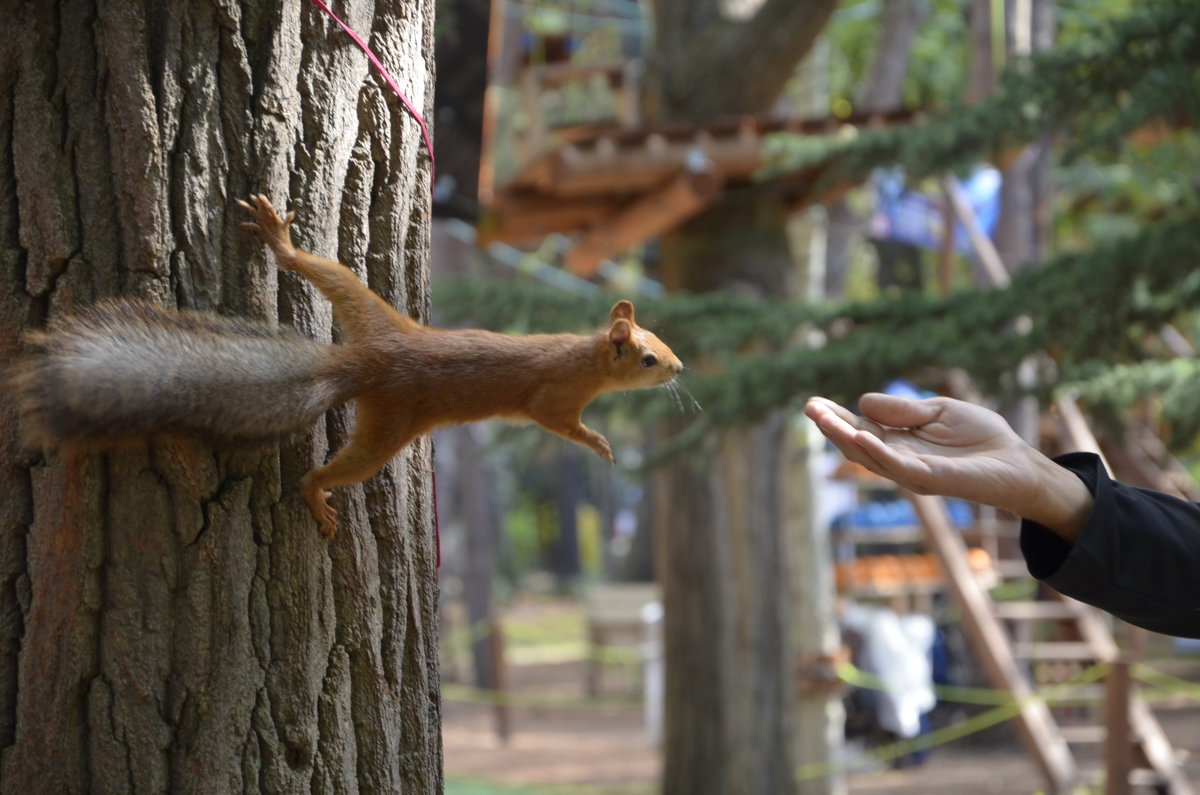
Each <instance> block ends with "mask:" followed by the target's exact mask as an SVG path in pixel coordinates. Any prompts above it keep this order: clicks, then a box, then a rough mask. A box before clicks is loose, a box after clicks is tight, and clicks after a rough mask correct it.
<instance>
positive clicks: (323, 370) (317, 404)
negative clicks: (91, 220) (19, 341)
mask: <svg viewBox="0 0 1200 795" xmlns="http://www.w3.org/2000/svg"><path fill="white" fill-rule="evenodd" d="M27 342H28V349H29V350H28V355H27V357H26V358H25V360H24V361H23V362H22V363H21V364H19V365H18V367H17V370H16V373H15V375H14V378H13V382H12V384H13V390H14V392H15V395H16V400H17V406H18V408H19V410H20V413H21V432H22V436H23V437H24V439H25V441H26V442H27V443H29V444H30V445H32V446H35V447H38V448H41V449H54V448H57V447H59V446H62V445H64V444H71V443H84V444H88V443H105V442H115V441H121V440H127V439H135V438H142V437H147V436H153V435H155V434H160V433H192V434H198V435H202V436H208V437H213V438H219V439H238V438H242V439H264V438H270V437H272V436H278V435H281V434H285V433H288V432H290V431H294V430H298V429H301V428H304V427H306V426H307V425H310V424H311V423H312V422H314V421H315V420H316V419H317V418H318V417H319V416H320V415H321V414H322V413H323V412H324V411H325V410H326V409H328V408H330V407H332V406H334V405H337V404H338V403H341V402H343V401H345V400H346V399H348V398H349V397H350V395H348V394H346V388H347V387H346V379H344V378H343V377H342V376H341V372H342V367H341V365H340V364H339V360H338V357H336V356H335V351H337V350H340V349H338V348H335V347H332V346H327V345H320V344H318V343H316V342H313V341H312V340H309V339H306V338H304V337H301V336H300V335H299V334H297V333H296V332H294V331H292V330H291V329H286V328H278V327H274V326H269V325H266V324H261V323H254V322H250V321H246V320H237V319H232V318H223V317H217V316H215V315H208V314H203V313H200V312H188V311H177V310H168V309H165V308H163V307H159V306H155V305H153V304H149V303H145V302H141V301H109V302H105V303H101V304H97V305H96V306H95V307H93V308H91V309H89V310H88V311H87V312H86V313H84V314H81V315H77V316H71V317H67V318H64V319H62V320H59V321H57V322H54V323H52V324H51V325H50V326H49V328H47V330H45V331H41V332H35V333H33V334H30V335H29V337H28V338H27Z"/></svg>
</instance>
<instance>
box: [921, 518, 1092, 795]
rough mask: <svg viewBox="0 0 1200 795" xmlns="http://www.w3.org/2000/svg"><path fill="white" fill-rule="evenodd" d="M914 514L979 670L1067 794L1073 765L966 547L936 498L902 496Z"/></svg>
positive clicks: (1051, 780) (1051, 783)
mask: <svg viewBox="0 0 1200 795" xmlns="http://www.w3.org/2000/svg"><path fill="white" fill-rule="evenodd" d="M905 496H906V497H908V499H909V500H911V501H912V504H913V508H914V509H915V510H916V513H917V519H918V520H919V521H920V523H921V527H922V529H923V530H924V532H925V540H926V543H927V545H928V546H929V547H931V548H932V549H933V551H934V552H935V553H936V554H937V556H938V560H939V562H940V563H941V564H942V571H944V572H945V574H946V579H947V582H948V583H949V585H950V590H951V592H952V593H953V594H954V597H955V600H956V602H957V603H958V606H959V609H960V610H961V612H962V619H963V628H964V630H965V632H966V636H967V640H968V642H969V643H970V644H971V648H972V650H973V651H974V652H975V655H976V656H977V657H978V658H979V661H980V662H981V663H982V664H983V668H984V671H985V673H986V674H987V676H988V678H989V679H990V680H991V683H992V686H993V687H995V688H997V689H998V690H1004V691H1006V692H1008V693H1010V694H1011V695H1012V697H1013V698H1015V699H1017V700H1018V701H1019V702H1020V704H1021V709H1020V712H1018V713H1017V715H1016V717H1015V720H1016V727H1017V734H1018V735H1019V736H1020V738H1021V741H1022V742H1023V743H1024V745H1025V748H1026V750H1027V751H1028V752H1029V754H1030V756H1031V757H1032V758H1033V760H1034V761H1035V762H1036V763H1037V766H1038V769H1039V770H1040V771H1041V773H1042V776H1043V777H1044V778H1045V780H1046V784H1047V786H1048V788H1049V789H1050V790H1051V791H1052V792H1056V793H1069V792H1072V791H1073V788H1074V787H1075V785H1076V784H1077V783H1078V781H1079V771H1078V768H1077V767H1076V765H1075V759H1074V757H1072V756H1071V751H1070V749H1069V748H1068V747H1067V743H1066V741H1065V740H1063V738H1062V735H1061V734H1060V733H1059V732H1058V729H1057V727H1056V726H1055V724H1054V719H1053V718H1052V717H1051V715H1050V710H1049V708H1048V707H1047V706H1046V703H1045V702H1044V701H1039V700H1037V699H1034V698H1033V697H1032V696H1033V693H1032V691H1031V689H1030V686H1029V683H1028V682H1027V680H1026V679H1025V677H1024V676H1022V675H1021V671H1020V669H1019V668H1018V667H1017V662H1016V660H1015V659H1014V658H1013V654H1012V648H1011V646H1010V645H1009V642H1008V637H1007V636H1006V635H1005V633H1004V628H1003V627H1002V626H1001V625H1000V621H999V619H997V618H996V616H995V615H993V614H992V611H991V608H990V606H989V605H990V597H989V596H988V595H987V593H986V592H985V591H984V589H983V586H982V585H980V584H979V581H978V580H976V579H975V575H974V573H973V572H972V571H971V567H970V565H969V564H968V563H967V547H966V544H964V543H963V540H962V537H961V536H960V535H959V534H958V533H957V532H955V530H954V529H953V528H952V527H951V526H950V520H949V519H948V518H947V516H946V507H945V502H944V501H943V500H942V499H941V498H940V497H931V496H925V495H919V494H906V495H905Z"/></svg>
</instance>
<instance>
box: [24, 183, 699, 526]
mask: <svg viewBox="0 0 1200 795" xmlns="http://www.w3.org/2000/svg"><path fill="white" fill-rule="evenodd" d="M238 203H239V204H240V205H241V206H242V207H244V208H245V209H246V210H247V211H248V212H249V213H250V215H251V217H252V218H253V220H252V221H248V222H246V223H244V224H242V226H243V227H245V228H246V229H249V230H252V231H254V232H256V233H257V234H258V236H259V237H260V238H261V239H262V241H263V242H264V243H266V244H267V246H268V247H269V248H270V249H271V251H272V252H273V253H274V255H275V259H276V262H277V263H278V265H279V267H280V268H283V269H285V270H290V271H295V272H296V273H298V274H300V275H301V276H303V277H304V278H306V279H308V280H309V281H311V282H312V283H313V284H314V285H316V287H317V289H319V290H320V291H321V293H322V294H323V295H324V296H325V298H326V299H328V300H329V301H330V303H332V304H333V313H334V319H335V320H336V322H337V324H338V325H339V327H340V328H341V330H342V338H343V343H342V344H340V345H321V344H318V343H316V342H314V341H312V340H309V339H306V338H304V337H301V336H300V335H298V334H297V333H295V332H294V331H293V330H290V329H283V328H279V327H275V326H271V325H267V324H261V323H254V322H251V321H245V320H237V319H230V318H223V317H218V316H215V315H211V314H206V313H202V312H191V311H175V310H168V309H165V308H163V307H159V306H155V305H153V304H149V303H145V302H138V301H127V300H118V301H108V302H103V303H100V304H98V305H96V306H95V307H93V308H92V309H91V310H90V311H88V312H86V313H84V314H81V315H72V316H68V317H65V318H62V319H59V320H57V321H55V322H53V323H51V325H50V327H49V328H48V329H47V330H46V331H42V332H36V333H33V334H31V335H29V337H28V338H27V341H28V344H29V347H30V356H29V357H27V358H26V359H25V361H24V362H22V363H21V364H20V365H18V367H17V370H16V374H15V376H14V381H13V383H14V387H15V392H16V395H17V401H18V406H19V408H20V410H21V414H22V433H23V436H24V437H25V439H26V440H27V441H28V442H29V443H30V444H31V445H33V446H36V447H41V448H43V449H55V448H57V447H61V446H64V445H70V444H81V445H93V446H94V445H103V444H106V443H113V442H119V441H123V440H128V439H131V438H144V437H150V436H154V435H158V434H170V433H193V434H200V435H203V436H207V437H211V438H216V439H245V438H263V437H271V436H277V435H280V434H284V433H287V432H289V431H293V430H299V429H302V428H305V427H307V426H309V425H311V424H312V423H313V422H315V421H316V419H317V418H318V417H320V415H321V414H322V413H324V412H325V411H326V410H327V409H329V408H331V407H333V406H336V405H339V404H341V403H344V402H346V401H348V400H353V401H354V402H355V406H356V415H357V422H356V424H355V427H354V431H353V433H352V434H351V438H350V442H349V443H348V444H347V445H346V446H345V447H344V448H342V450H341V451H340V452H338V454H337V455H336V456H334V458H333V460H332V461H330V462H329V463H328V464H326V465H325V466H322V467H318V468H317V469H314V470H312V471H311V472H309V473H308V474H306V475H305V476H304V479H303V482H302V484H301V485H302V489H303V492H304V498H305V500H306V501H307V503H308V507H309V509H310V510H311V511H312V515H313V517H314V518H315V519H316V520H317V524H318V526H319V528H320V530H321V532H322V533H323V534H324V535H325V536H326V537H327V538H333V536H334V534H335V533H336V532H337V514H336V512H335V511H334V509H333V508H332V507H331V506H330V505H329V503H328V502H327V498H328V496H329V492H328V491H327V489H329V488H332V487H334V486H346V485H350V484H353V483H359V482H361V481H363V480H366V479H367V478H370V477H371V476H372V475H374V474H375V473H376V472H378V471H379V469H380V468H381V467H383V465H384V464H386V463H387V462H388V461H390V460H391V459H392V457H393V456H395V455H396V454H397V453H398V452H399V451H400V450H401V449H403V448H404V447H405V446H406V445H408V444H409V442H411V441H412V440H413V439H414V438H415V437H417V436H418V435H420V434H423V433H427V432H428V431H430V430H432V429H433V428H435V427H438V426H441V425H452V424H457V423H464V422H473V421H476V420H482V419H486V418H488V417H502V418H510V419H527V420H533V421H534V422H537V423H538V424H539V425H541V426H542V427H544V428H546V429H547V430H549V431H552V432H554V433H556V434H558V435H560V436H563V437H565V438H567V439H570V440H571V441H573V442H577V443H578V444H582V445H584V446H586V447H590V448H591V449H592V450H594V451H595V452H596V454H597V455H599V456H600V457H602V458H604V459H605V460H607V461H610V462H611V461H613V454H612V448H611V447H610V446H609V443H608V440H607V439H605V438H604V437H603V436H602V435H600V434H599V433H597V432H596V431H593V430H592V429H591V428H588V427H587V426H585V425H584V424H583V422H582V421H581V414H582V412H583V408H584V407H585V406H586V405H587V404H588V403H590V402H591V401H592V400H593V399H594V398H595V397H596V396H597V395H600V394H601V393H604V392H610V391H614V390H623V389H642V388H646V387H655V386H662V385H666V384H669V383H671V382H672V381H673V380H674V379H675V377H676V376H678V375H679V373H680V371H681V370H682V369H683V364H682V363H681V362H680V361H679V359H678V358H677V357H676V356H675V354H674V353H672V352H671V349H670V348H668V347H667V346H666V345H665V344H663V342H662V341H660V340H659V339H658V337H656V336H654V335H653V334H652V333H650V332H649V331H647V330H645V329H643V328H641V327H640V326H638V325H637V323H636V322H635V320H634V312H633V304H632V303H630V302H629V301H618V302H617V303H616V305H614V306H613V308H612V312H611V313H610V315H609V319H608V324H607V326H605V327H604V328H603V329H601V330H600V331H598V332H596V333H594V334H591V335H577V334H534V335H528V336H515V335H509V334H498V333H494V332H490V331H480V330H447V329H439V328H433V327H430V326H425V325H421V324H420V323H417V322H416V321H414V320H412V319H411V318H409V317H406V316H405V315H403V314H401V313H400V312H397V311H396V310H395V309H393V308H392V307H391V306H389V305H388V304H387V303H386V302H385V301H384V300H383V299H382V298H380V297H379V296H378V295H376V294H375V293H373V292H371V290H370V289H368V288H367V286H366V285H364V284H363V283H362V282H361V281H360V280H359V279H358V277H357V276H355V275H354V273H353V272H352V271H351V270H350V269H349V268H347V267H346V266H345V265H342V264H340V263H338V262H334V261H332V260H327V259H323V258H321V257H317V256H314V255H312V254H309V253H307V252H305V251H301V250H300V249H298V248H296V247H295V246H293V245H292V241H291V235H290V233H289V226H290V224H291V222H292V219H293V218H294V217H295V213H288V214H287V216H286V218H281V217H280V216H279V214H278V213H277V212H276V211H275V208H274V207H273V206H272V205H271V202H270V201H269V200H268V199H267V198H266V197H264V196H261V195H254V196H251V197H250V200H249V201H248V202H247V201H239V202H238Z"/></svg>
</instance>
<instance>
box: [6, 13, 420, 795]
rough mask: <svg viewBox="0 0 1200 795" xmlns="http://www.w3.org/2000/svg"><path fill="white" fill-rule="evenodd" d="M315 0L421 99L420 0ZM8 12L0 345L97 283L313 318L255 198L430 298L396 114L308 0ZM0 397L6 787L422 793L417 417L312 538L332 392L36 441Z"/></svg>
mask: <svg viewBox="0 0 1200 795" xmlns="http://www.w3.org/2000/svg"><path fill="white" fill-rule="evenodd" d="M336 5H337V6H338V10H339V11H340V12H341V13H343V15H344V18H345V19H346V20H347V21H348V23H349V24H350V25H351V26H353V27H354V28H355V29H357V30H358V31H359V32H360V33H361V34H362V35H363V36H364V37H365V38H368V39H369V40H370V41H371V43H372V45H373V46H374V47H375V49H376V51H377V52H378V53H379V55H380V56H381V58H382V59H383V61H384V62H385V63H387V64H388V65H389V67H390V69H391V70H392V71H393V73H394V74H395V75H396V76H397V77H398V79H399V81H400V83H401V84H402V85H403V86H405V88H406V90H408V91H409V92H410V96H411V97H412V98H413V99H414V100H415V101H416V103H417V105H418V107H425V106H427V105H428V101H427V100H428V98H429V96H430V93H431V81H432V74H431V63H432V60H431V59H432V47H431V44H430V42H431V37H432V6H433V2H432V0H423V1H422V2H399V0H393V1H392V2H388V0H374V1H372V0H346V2H341V3H337V4H336ZM0 29H2V30H4V31H5V33H6V35H5V36H4V39H3V42H2V43H0V101H2V107H3V111H0V146H2V150H0V355H2V356H3V360H4V361H6V362H10V361H12V359H13V357H14V356H16V355H17V354H18V350H19V335H20V333H21V332H23V331H25V330H27V329H31V328H37V327H40V326H41V325H43V324H44V323H45V322H46V320H47V319H48V318H52V317H54V316H57V315H59V314H61V313H63V312H67V311H71V310H72V309H74V308H78V307H82V306H85V305H87V304H90V303H92V302H93V301H95V300H97V299H100V298H103V297H106V296H114V295H125V296H133V297H138V298H141V299H145V300H149V301H153V302H156V303H160V304H167V305H179V306H186V307H191V308H197V309H203V310H212V311H219V312H222V313H226V314H231V315H238V316H247V317H256V318H278V319H280V320H283V321H284V322H286V323H288V324H291V325H294V326H296V327H298V328H299V329H300V330H301V331H302V332H304V333H305V334H308V335H310V336H313V337H316V338H318V339H324V340H328V339H329V338H330V323H331V313H330V309H329V306H328V305H327V304H326V303H325V302H324V300H323V299H321V298H320V297H319V296H317V294H316V293H315V291H314V290H313V289H312V288H311V287H309V286H308V285H307V284H305V283H303V282H302V281H301V280H299V279H297V278H296V277H293V276H290V275H289V276H283V277H279V276H277V275H276V270H275V267H274V265H273V264H272V262H271V261H270V259H269V258H268V257H267V256H266V255H265V253H264V251H263V246H262V245H261V243H259V242H258V241H257V240H256V239H255V238H254V236H253V235H251V234H249V233H247V232H246V231H244V230H242V229H241V228H239V223H240V222H241V221H242V220H243V219H244V217H243V213H242V211H241V210H240V209H239V208H238V207H237V206H236V205H235V203H234V199H236V198H238V197H243V196H245V195H247V194H248V193H250V192H263V193H266V194H267V195H269V196H270V197H271V198H272V199H273V200H274V201H275V202H276V204H280V205H283V204H286V205H287V206H288V207H289V208H290V209H294V210H296V212H297V219H298V220H297V230H296V239H297V243H298V244H299V245H300V246H302V247H304V248H306V249H310V250H312V251H314V252H317V253H320V254H324V255H327V256H331V257H335V258H338V259H340V260H342V261H344V262H346V263H347V264H350V265H351V266H352V267H354V268H356V269H358V271H359V272H360V274H363V275H364V276H365V277H366V278H367V279H368V280H369V282H370V284H371V286H372V287H373V288H374V289H375V290H376V291H377V292H379V293H380V294H381V295H383V297H384V298H385V299H386V300H388V301H389V302H392V303H393V304H394V305H396V306H398V307H400V308H401V309H402V310H404V311H407V312H410V313H412V314H414V315H424V314H425V313H426V311H427V305H428V284H427V281H428V277H427V246H428V234H429V219H428V206H429V199H428V196H429V184H428V178H429V174H428V167H427V165H426V163H427V160H426V159H425V155H424V154H423V153H422V152H421V151H420V149H419V147H420V143H419V141H420V136H419V134H418V132H417V128H416V125H415V124H414V123H413V122H412V121H411V119H409V118H408V117H407V116H406V115H405V112H404V110H403V109H402V107H401V106H400V104H399V103H398V102H397V101H396V100H395V99H394V97H391V96H389V93H388V91H387V89H386V87H385V86H383V84H382V83H381V82H380V81H379V80H378V79H377V77H376V76H375V75H373V74H371V73H369V66H368V64H367V61H366V59H365V57H364V56H363V55H361V54H360V53H359V51H358V50H357V49H356V48H355V47H354V45H353V44H352V43H351V42H350V41H349V39H348V38H347V37H346V36H345V35H344V34H343V33H342V32H341V31H340V30H339V29H337V28H336V27H335V26H334V25H333V24H332V23H331V22H330V21H329V20H328V19H327V18H325V17H324V15H323V14H321V13H320V12H319V11H318V10H317V9H316V8H315V7H314V6H312V5H310V4H309V3H307V2H299V1H298V0H293V1H292V2H283V3H261V4H243V3H239V2H234V0H208V1H207V2H200V1H199V0H179V1H178V2H173V3H157V2H153V1H152V0H141V1H140V2H138V1H137V0H119V1H117V2H109V3H93V2H89V0H77V1H75V2H69V1H68V0H60V2H33V0H26V1H25V2H11V3H5V4H3V8H2V9H0ZM263 399H264V400H269V399H270V396H269V395H264V396H263ZM0 412H3V413H2V414H0V446H2V449H0V455H2V459H0V460H2V461H3V462H4V463H3V470H0V591H2V592H3V599H2V601H0V605H2V606H0V792H2V793H26V792H56V793H83V792H104V793H115V792H135V791H136V792H167V791H171V792H302V791H303V792H333V791H338V792H357V791H363V792H406V793H407V792H438V791H440V790H441V786H442V773H441V743H440V736H439V715H440V701H439V695H438V668H437V665H438V661H437V630H436V618H437V598H436V592H437V587H436V570H435V562H434V561H435V559H436V552H435V547H434V533H433V516H432V493H431V490H430V480H429V477H428V473H429V471H430V463H431V462H430V459H431V450H430V446H429V444H428V441H426V440H422V441H421V442H419V443H417V444H415V445H413V446H412V447H411V448H409V449H408V450H406V451H405V452H404V453H403V454H402V455H401V456H400V457H399V458H398V460H397V461H396V462H394V463H393V464H392V465H390V466H389V467H387V468H386V469H385V470H384V472H382V473H381V474H380V475H378V476H377V477H375V478H373V479H372V480H371V481H370V482H368V483H367V484H366V485H365V486H364V487H356V488H353V489H343V490H339V492H340V493H339V494H338V495H337V496H336V497H335V500H334V502H335V504H336V506H337V508H338V510H339V512H340V515H341V530H340V532H339V534H338V536H337V538H336V539H335V540H334V541H333V542H326V541H325V540H324V539H323V538H322V537H321V536H320V534H319V533H318V532H317V530H316V526H315V524H314V522H313V521H312V519H311V517H310V516H309V515H308V512H307V510H306V508H305V506H304V503H303V500H302V499H301V498H300V495H299V489H298V483H299V479H300V477H301V476H302V475H303V473H304V472H305V471H307V470H308V469H310V468H312V467H313V466H315V465H318V464H320V463H321V462H323V461H324V460H325V458H326V456H327V455H328V453H329V452H330V450H331V448H333V447H336V446H338V445H340V444H341V443H342V441H343V440H344V434H345V431H346V428H347V425H348V420H347V415H346V413H345V412H337V413H335V414H334V415H332V421H331V422H329V423H328V426H326V425H325V424H322V425H320V426H319V427H317V428H315V429H314V430H313V431H312V432H308V433H305V434H302V435H299V436H298V437H297V438H295V439H290V440H287V442H286V443H285V444H283V445H281V446H266V447H256V448H250V449H240V450H225V449H214V448H211V447H207V446H204V445H201V444H198V443H196V444H187V445H185V444H182V443H168V442H166V441H156V442H150V443H141V442H138V443H133V444H130V445H128V446H127V447H124V448H122V449H120V450H119V451H115V452H111V453H107V454H88V455H79V456H74V457H69V456H62V457H60V456H48V457H45V458H41V457H36V456H33V455H29V454H26V453H24V452H22V451H20V449H19V448H18V446H17V441H16V438H15V424H16V421H15V418H14V417H13V415H12V409H11V405H10V404H9V403H7V402H5V403H4V404H0ZM50 749H53V752H51V750H50Z"/></svg>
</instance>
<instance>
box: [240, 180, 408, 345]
mask: <svg viewBox="0 0 1200 795" xmlns="http://www.w3.org/2000/svg"><path fill="white" fill-rule="evenodd" d="M238 204H239V205H241V206H242V207H243V208H244V209H245V210H246V211H247V212H249V213H250V215H251V216H253V217H254V220H253V221H247V222H245V223H243V224H242V226H243V227H244V228H246V229H251V230H253V231H255V232H257V233H258V236H259V237H260V238H262V241H263V242H264V243H266V244H267V246H268V247H269V248H270V249H271V251H272V253H274V254H275V259H276V261H277V262H278V263H279V267H281V268H284V269H286V270H290V271H295V272H296V273H299V274H300V275H301V276H303V277H304V278H306V279H308V280H309V281H310V282H312V283H313V284H314V285H316V287H317V289H318V290H320V291H321V293H322V294H323V295H324V296H325V298H326V299H328V301H329V302H330V303H331V304H333V316H334V318H335V319H336V320H337V322H338V325H339V326H340V327H341V329H342V333H343V334H344V335H345V337H346V342H348V343H351V344H353V343H356V342H363V341H366V340H369V339H370V338H371V337H372V336H374V335H375V334H378V333H379V332H381V331H383V330H384V329H391V330H394V329H396V328H400V329H407V328H415V327H416V326H417V323H416V322H415V321H413V320H412V319H411V318H408V317H405V316H404V315H402V314H400V313H399V312H397V311H396V310H395V309H393V308H392V307H391V306H389V305H388V303H387V302H386V301H384V300H383V299H382V298H380V297H379V296H378V295H376V294H375V293H373V292H371V290H370V289H369V288H368V287H367V286H366V285H365V284H363V283H362V281H361V280H360V279H359V278H358V277H357V276H355V275H354V272H353V271H352V270H350V269H349V268H347V267H346V266H345V265H343V264H341V263H340V262H334V261H333V260H328V259H325V258H324V257H318V256H315V255H313V254H309V253H308V252H307V251H302V250H301V249H298V248H296V247H295V246H294V245H292V236H291V233H290V232H289V231H288V227H289V226H290V225H291V223H292V219H293V218H294V217H295V215H296V214H295V213H291V212H289V213H288V214H287V216H286V217H285V218H281V217H280V216H279V213H278V212H276V211H275V208H274V206H272V204H271V201H270V200H269V199H268V198H267V197H266V196H263V195H261V194H254V195H252V196H250V201H248V202H246V201H242V200H241V199H238Z"/></svg>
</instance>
